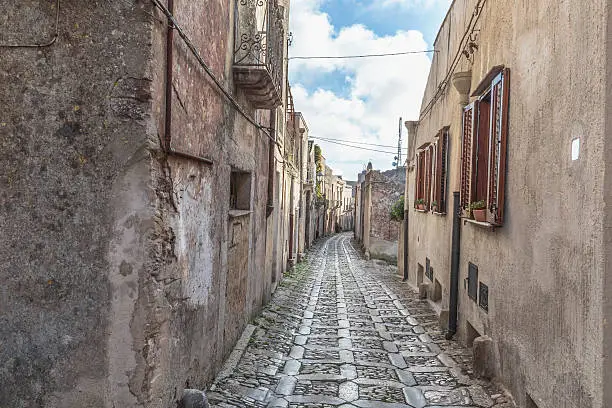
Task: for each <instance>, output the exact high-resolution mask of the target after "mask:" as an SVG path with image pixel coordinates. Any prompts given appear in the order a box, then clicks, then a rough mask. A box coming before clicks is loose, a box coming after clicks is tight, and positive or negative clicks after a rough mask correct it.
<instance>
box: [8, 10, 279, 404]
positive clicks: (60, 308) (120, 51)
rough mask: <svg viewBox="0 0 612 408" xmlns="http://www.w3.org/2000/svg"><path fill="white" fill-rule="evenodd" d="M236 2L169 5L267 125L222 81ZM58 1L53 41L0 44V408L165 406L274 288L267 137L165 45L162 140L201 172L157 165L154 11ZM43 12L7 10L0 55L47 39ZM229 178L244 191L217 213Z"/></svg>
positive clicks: (160, 87) (161, 32)
mask: <svg viewBox="0 0 612 408" xmlns="http://www.w3.org/2000/svg"><path fill="white" fill-rule="evenodd" d="M233 4H234V2H231V1H213V2H208V1H204V0H198V1H189V2H187V1H175V16H176V19H177V21H178V22H179V24H180V25H181V27H182V28H183V29H184V30H185V32H186V33H187V34H188V36H189V37H190V38H191V40H192V42H193V43H194V45H195V47H196V48H197V49H198V50H199V51H200V53H201V55H203V56H205V60H206V62H207V63H208V64H209V66H210V68H211V69H212V71H213V72H214V74H215V76H217V77H218V78H219V79H220V80H221V82H222V83H223V84H224V86H225V87H226V88H227V89H230V90H232V92H233V91H235V97H236V99H237V100H238V102H239V103H240V104H241V105H242V106H243V107H244V108H245V110H246V111H247V112H248V113H249V114H250V115H252V116H255V117H256V118H257V119H258V120H259V121H260V122H261V123H262V124H264V125H268V124H269V116H268V113H267V112H265V111H256V109H255V108H254V107H253V106H252V105H251V104H250V103H249V101H248V100H247V99H246V97H245V95H243V93H242V91H241V90H240V88H239V87H238V88H235V87H234V84H233V78H232V50H233V43H232V38H233V30H232V27H233V16H234V12H233ZM61 6H62V7H61V15H60V25H59V37H58V39H57V41H56V42H55V44H53V45H51V46H48V47H43V48H40V49H27V48H16V49H12V48H11V49H7V48H3V47H0V77H1V79H2V83H3V86H2V88H1V89H0V102H1V105H2V107H3V108H2V111H1V112H0V135H1V139H0V153H1V154H0V164H1V167H0V168H1V169H2V171H1V172H0V183H1V184H2V190H3V191H5V192H7V194H3V195H2V197H0V208H2V211H1V213H0V225H2V228H3V234H1V236H0V241H1V242H2V245H0V248H1V249H0V251H1V252H0V255H1V257H2V259H3V262H2V268H0V276H1V277H2V278H3V280H4V281H5V283H6V284H5V287H4V288H3V289H2V290H0V323H1V324H0V342H1V343H2V344H3V346H2V348H0V357H1V358H2V360H1V361H2V362H1V363H0V364H1V365H2V366H1V368H0V382H1V383H2V384H3V385H2V387H0V406H3V407H4V406H7V407H24V408H29V407H39V406H45V407H58V408H59V407H76V406H92V407H93V406H95V407H109V408H111V407H137V406H143V407H144V406H146V407H170V406H174V405H175V404H176V399H177V398H178V396H180V395H181V391H182V389H183V387H193V388H205V386H206V385H207V384H208V383H209V382H210V381H211V380H212V378H213V377H214V375H215V374H216V372H217V371H218V370H219V368H220V366H221V364H222V362H223V360H224V358H225V357H226V356H227V354H228V353H229V351H230V350H231V349H232V346H233V344H234V343H235V341H236V340H237V338H238V336H239V335H240V333H241V331H242V329H243V328H244V326H245V324H246V322H247V321H248V320H249V318H250V317H251V316H253V315H254V314H255V313H256V312H257V311H258V310H259V308H260V307H261V305H262V303H263V302H264V301H265V299H266V298H268V297H269V293H270V291H271V289H272V283H273V277H272V271H271V265H272V262H268V263H267V264H268V265H269V266H268V268H266V259H267V257H266V235H267V233H268V235H269V231H270V228H271V224H269V221H268V220H269V219H271V218H267V217H266V204H267V199H268V197H267V180H268V154H269V146H270V145H269V140H268V138H267V137H266V136H265V135H263V134H262V132H260V131H258V130H257V129H256V128H255V127H254V126H253V125H251V124H250V123H248V122H247V121H246V120H245V119H244V118H243V117H242V116H240V115H239V114H238V113H237V112H236V110H235V109H233V108H231V106H230V104H229V102H228V101H227V100H226V99H225V98H224V97H223V96H222V95H221V94H220V92H219V91H218V90H217V89H216V88H215V86H214V85H213V84H212V82H211V80H210V78H208V76H207V75H206V73H205V72H204V71H203V70H202V69H201V67H200V66H199V64H198V63H197V61H196V60H195V58H194V57H193V55H191V53H190V52H189V51H188V49H187V47H186V46H185V44H184V43H183V41H182V40H181V39H180V38H179V37H178V35H176V36H175V40H174V44H173V45H174V46H173V49H174V60H173V67H174V74H173V79H172V83H171V84H170V85H171V87H172V128H171V133H172V147H173V148H174V149H175V150H177V151H181V152H183V153H188V154H190V155H193V156H203V157H207V158H209V159H211V162H210V163H209V162H203V161H199V160H194V159H189V158H185V157H181V156H178V155H174V154H172V155H167V154H166V153H165V152H164V150H163V149H162V145H161V142H162V141H163V140H164V139H165V138H166V136H167V132H166V131H167V129H165V119H166V118H165V107H166V104H165V89H166V87H165V85H166V84H165V81H166V62H165V59H166V46H165V44H166V31H167V22H166V19H165V17H163V16H162V14H161V13H160V12H159V11H157V10H155V9H154V8H153V6H152V4H151V3H150V2H149V1H144V0H136V1H134V2H133V3H132V2H98V3H91V4H89V3H88V4H87V5H86V6H83V5H82V4H81V3H78V4H77V2H74V1H71V0H63V1H62V2H61ZM55 7H56V6H55ZM55 10H56V8H54V6H53V3H51V2H46V1H45V2H43V1H28V2H19V4H17V3H16V4H11V5H10V6H9V7H8V9H7V10H6V13H5V15H3V17H0V21H1V22H2V26H3V30H2V33H0V44H3V43H7V42H10V43H30V42H40V41H42V40H44V39H47V38H50V36H51V35H52V33H53V31H54V29H53V28H52V27H53V24H54V22H55ZM286 11H287V12H288V10H286ZM17 16H19V18H17ZM203 16H205V19H206V24H202V18H203ZM22 17H23V18H22ZM30 20H31V21H30ZM32 21H36V24H32ZM32 27H37V28H40V30H32ZM233 170H235V171H240V172H248V173H249V174H250V175H251V180H252V181H251V186H250V207H251V208H250V210H251V212H249V213H247V214H242V215H240V216H238V217H237V218H235V219H233V220H232V219H230V176H231V172H232V171H233ZM277 183H278V182H277ZM277 187H278V185H277ZM276 191H278V189H277V190H276ZM275 202H278V200H276V201H275ZM236 224H239V225H238V226H236Z"/></svg>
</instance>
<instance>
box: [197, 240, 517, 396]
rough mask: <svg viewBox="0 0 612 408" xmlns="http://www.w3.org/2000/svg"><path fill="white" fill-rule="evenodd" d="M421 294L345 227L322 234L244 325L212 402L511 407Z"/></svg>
mask: <svg viewBox="0 0 612 408" xmlns="http://www.w3.org/2000/svg"><path fill="white" fill-rule="evenodd" d="M437 320H438V319H437V316H436V315H435V313H433V311H432V310H431V309H430V307H429V304H428V303H427V302H424V301H421V300H419V299H418V296H417V294H416V293H415V292H413V291H412V290H410V288H408V287H407V286H406V285H405V284H404V283H402V282H401V280H400V278H399V277H398V276H397V275H394V274H392V273H390V272H389V268H387V267H386V266H385V265H384V264H383V263H381V262H374V261H366V260H365V259H363V257H362V256H361V255H360V254H359V252H358V251H357V250H356V246H355V244H354V243H353V242H352V240H351V236H350V235H349V234H339V235H335V236H333V237H331V238H328V239H326V240H322V241H320V242H319V243H318V244H317V246H316V247H314V248H313V250H311V251H310V252H309V254H308V256H307V260H306V261H305V262H304V263H302V264H299V265H298V266H297V267H296V268H294V270H292V271H291V272H290V273H289V274H288V275H287V277H286V278H285V280H284V281H283V283H282V284H281V286H280V287H279V289H278V290H277V292H276V294H275V295H274V297H273V299H272V302H271V303H270V304H269V305H268V306H267V307H266V308H265V309H264V310H263V312H262V313H261V316H260V317H259V318H258V319H256V320H255V322H254V326H249V329H248V331H247V332H245V335H244V336H243V339H242V340H241V342H240V344H239V345H238V346H237V348H236V350H235V351H234V353H232V357H231V359H230V361H229V362H228V363H227V364H226V366H225V369H224V370H223V372H222V374H221V375H220V376H219V377H218V378H217V380H216V381H215V383H214V384H213V386H212V387H211V389H210V390H209V391H208V398H209V401H210V403H211V406H212V407H217V408H231V407H267V408H356V407H360V408H512V407H514V404H513V403H512V402H511V400H510V398H509V397H507V396H505V394H504V393H503V392H502V391H501V390H500V389H498V388H497V387H496V386H495V385H494V384H491V383H488V382H485V381H480V380H477V379H474V378H472V376H471V374H472V372H471V352H470V350H468V349H465V348H464V347H462V346H461V345H460V344H458V343H456V342H454V341H448V340H446V339H445V337H444V332H443V331H442V330H440V329H439V327H438V324H437Z"/></svg>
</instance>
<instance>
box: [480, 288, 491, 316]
mask: <svg viewBox="0 0 612 408" xmlns="http://www.w3.org/2000/svg"><path fill="white" fill-rule="evenodd" d="M478 306H480V308H481V309H482V310H484V311H485V312H488V311H489V287H488V286H487V285H485V284H484V283H482V282H480V283H479V285H478Z"/></svg>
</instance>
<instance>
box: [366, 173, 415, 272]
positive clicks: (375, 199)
mask: <svg viewBox="0 0 612 408" xmlns="http://www.w3.org/2000/svg"><path fill="white" fill-rule="evenodd" d="M404 177H405V170H404V169H396V170H389V171H385V172H380V171H378V170H371V171H369V172H368V173H367V174H366V176H365V182H364V183H363V185H364V189H365V190H366V192H367V193H366V194H367V195H366V198H365V202H364V205H363V207H364V208H363V210H364V219H365V222H364V233H363V234H364V237H363V244H364V248H365V250H366V251H368V252H369V253H370V256H371V257H373V258H378V259H384V260H386V261H389V262H392V263H396V262H397V240H398V234H399V229H400V228H401V222H399V221H395V220H392V219H391V216H390V213H391V207H392V206H393V204H395V202H396V201H397V200H399V198H400V197H401V195H402V194H403V193H404V180H405V178H404Z"/></svg>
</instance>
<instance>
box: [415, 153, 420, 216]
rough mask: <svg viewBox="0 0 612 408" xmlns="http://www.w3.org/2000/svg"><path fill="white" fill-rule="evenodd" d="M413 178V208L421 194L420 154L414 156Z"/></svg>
mask: <svg viewBox="0 0 612 408" xmlns="http://www.w3.org/2000/svg"><path fill="white" fill-rule="evenodd" d="M415 171H416V173H415V176H414V208H416V206H417V200H418V199H419V198H420V197H419V195H420V194H421V152H417V154H416V168H415Z"/></svg>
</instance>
